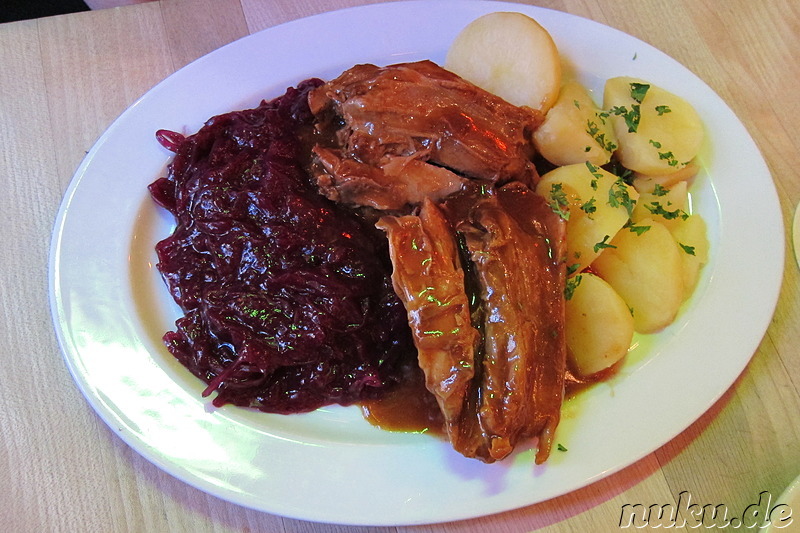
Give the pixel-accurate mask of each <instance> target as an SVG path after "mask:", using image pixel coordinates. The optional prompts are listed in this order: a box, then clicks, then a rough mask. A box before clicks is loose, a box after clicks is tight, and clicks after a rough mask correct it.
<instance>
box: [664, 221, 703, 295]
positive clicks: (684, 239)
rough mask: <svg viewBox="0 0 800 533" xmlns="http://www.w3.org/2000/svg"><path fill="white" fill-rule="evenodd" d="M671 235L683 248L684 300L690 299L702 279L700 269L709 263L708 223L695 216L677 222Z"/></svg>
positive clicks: (672, 227)
mask: <svg viewBox="0 0 800 533" xmlns="http://www.w3.org/2000/svg"><path fill="white" fill-rule="evenodd" d="M670 233H672V236H673V238H674V239H675V241H676V242H677V243H678V246H680V248H681V254H680V256H681V263H682V265H683V285H684V298H688V297H689V296H690V295H691V294H692V291H694V288H695V286H696V285H697V280H698V279H699V278H700V268H701V267H702V266H703V265H705V264H706V263H707V262H708V249H709V243H708V236H707V234H706V233H707V231H706V222H705V220H703V218H702V217H701V216H700V215H697V214H693V215H691V216H689V217H688V218H685V219H679V220H677V221H675V223H674V224H673V225H672V226H671V227H670Z"/></svg>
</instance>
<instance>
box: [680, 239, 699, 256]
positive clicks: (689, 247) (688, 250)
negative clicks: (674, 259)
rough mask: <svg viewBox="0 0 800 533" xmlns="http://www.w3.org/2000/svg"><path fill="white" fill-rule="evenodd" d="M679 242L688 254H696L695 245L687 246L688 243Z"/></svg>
mask: <svg viewBox="0 0 800 533" xmlns="http://www.w3.org/2000/svg"><path fill="white" fill-rule="evenodd" d="M678 244H680V245H681V248H683V251H684V252H686V253H687V254H689V255H695V254H694V246H687V245H685V244H683V243H682V242H679V243H678Z"/></svg>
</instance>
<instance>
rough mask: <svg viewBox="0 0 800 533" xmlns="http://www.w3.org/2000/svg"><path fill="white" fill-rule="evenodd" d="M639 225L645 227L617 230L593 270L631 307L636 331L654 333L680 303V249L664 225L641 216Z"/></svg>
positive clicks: (668, 318) (681, 270)
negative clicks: (639, 230)
mask: <svg viewBox="0 0 800 533" xmlns="http://www.w3.org/2000/svg"><path fill="white" fill-rule="evenodd" d="M638 226H640V227H646V228H648V229H647V230H646V231H644V232H634V231H629V230H627V229H626V230H622V231H620V232H618V233H617V235H616V236H615V237H614V238H613V239H612V240H611V242H610V244H611V246H612V247H607V248H604V249H603V251H602V253H601V254H600V255H599V256H598V257H597V259H595V261H594V262H593V263H592V269H593V270H594V271H595V272H596V273H597V275H599V276H600V277H601V278H603V279H604V280H606V281H607V282H608V284H609V285H611V286H612V287H613V288H614V290H615V291H617V293H618V294H619V295H620V296H621V297H622V299H623V300H624V301H625V303H626V304H627V305H628V307H630V308H631V309H632V310H633V324H634V328H635V329H636V331H638V332H640V333H654V332H656V331H658V330H660V329H662V328H664V327H666V326H667V325H669V324H670V323H671V322H672V321H673V320H674V319H675V316H676V315H677V314H678V309H679V308H680V306H681V303H682V302H683V297H684V294H685V288H684V273H683V263H682V260H681V255H680V254H682V253H683V252H681V251H680V248H679V247H678V245H677V244H676V243H675V239H674V238H673V237H672V234H671V233H670V232H669V230H668V229H667V228H666V227H665V226H664V225H663V224H661V223H659V222H657V221H656V220H654V219H644V220H642V221H640V223H639V224H638Z"/></svg>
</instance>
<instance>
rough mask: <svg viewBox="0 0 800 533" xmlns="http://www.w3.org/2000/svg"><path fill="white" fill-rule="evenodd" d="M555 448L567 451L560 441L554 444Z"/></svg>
mask: <svg viewBox="0 0 800 533" xmlns="http://www.w3.org/2000/svg"><path fill="white" fill-rule="evenodd" d="M556 450H558V451H560V452H566V451H567V449H566V448H565V447H564V445H563V444H561V443H560V442H559V443H558V444H557V445H556Z"/></svg>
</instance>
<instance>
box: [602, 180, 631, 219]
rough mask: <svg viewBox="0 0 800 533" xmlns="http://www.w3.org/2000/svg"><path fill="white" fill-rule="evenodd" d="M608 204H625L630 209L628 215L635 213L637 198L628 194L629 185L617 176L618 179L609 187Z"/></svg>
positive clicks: (616, 205) (612, 205)
mask: <svg viewBox="0 0 800 533" xmlns="http://www.w3.org/2000/svg"><path fill="white" fill-rule="evenodd" d="M608 205H610V206H611V207H619V206H623V207H624V208H625V209H626V210H627V211H628V216H631V215H632V214H633V208H634V206H635V205H636V200H634V199H633V198H631V196H630V194H628V187H627V185H626V184H625V181H624V180H623V179H622V178H617V181H615V182H614V184H613V185H612V186H611V187H610V188H609V189H608Z"/></svg>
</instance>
